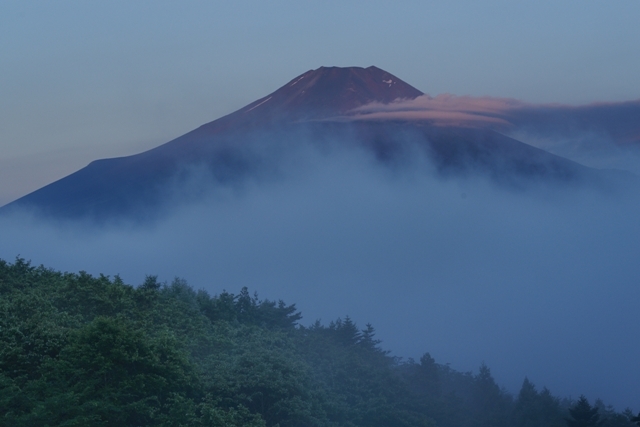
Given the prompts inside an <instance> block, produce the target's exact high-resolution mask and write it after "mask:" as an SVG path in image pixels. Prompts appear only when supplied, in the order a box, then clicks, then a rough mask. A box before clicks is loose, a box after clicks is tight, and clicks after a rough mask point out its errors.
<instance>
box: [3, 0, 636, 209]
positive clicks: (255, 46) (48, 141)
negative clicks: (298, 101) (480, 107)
mask: <svg viewBox="0 0 640 427" xmlns="http://www.w3.org/2000/svg"><path fill="white" fill-rule="evenodd" d="M638 16H640V2H638V1H635V0H634V1H617V2H587V3H585V2H581V1H565V2H555V1H522V2H512V1H491V2H477V1H447V2H444V1H442V2H432V1H405V2H403V3H402V5H401V6H397V5H396V6H393V5H391V4H390V3H389V2H382V1H350V2H340V3H339V2H328V1H307V2H303V3H301V2H294V1H272V2H259V1H238V2H205V1H202V2H200V1H186V2H163V1H153V2H151V1H140V2H128V1H111V2H107V3H104V2H97V1H67V2H32V1H5V2H2V3H1V4H0V69H2V74H1V76H2V77H1V78H0V94H2V96H0V144H2V145H1V146H2V150H1V151H0V204H3V203H6V202H8V201H10V200H12V199H14V198H17V197H19V196H21V195H24V194H25V193H27V192H30V191H32V190H35V189H37V188H39V187H41V186H42V185H45V184H47V183H49V182H51V181H53V180H55V179H58V178H61V177H63V176H65V175H67V174H69V173H71V172H74V171H75V170H77V169H79V168H81V167H83V166H85V165H86V164H87V163H89V162H90V161H91V160H94V159H96V158H104V157H113V156H120V155H127V154H132V153H135V152H139V151H143V150H145V149H148V148H150V147H153V146H156V145H159V144H161V143H163V142H167V141H168V140H170V139H172V138H174V137H176V136H179V135H181V134H184V133H186V132H188V131H189V130H191V129H193V128H195V127H197V126H199V125H201V124H203V123H206V122H208V121H211V120H214V119H216V118H218V117H220V116H222V115H224V114H227V113H229V112H232V111H234V110H236V109H238V108H240V107H242V106H244V105H246V104H248V103H250V102H252V101H254V100H255V99H257V98H260V97H262V96H264V95H266V94H267V93H269V92H271V91H273V90H275V89H277V88H278V87H280V86H281V85H283V84H284V83H286V82H287V81H288V80H290V79H291V78H293V77H294V76H296V75H298V74H301V73H303V72H305V71H307V70H309V69H314V68H317V67H319V66H322V65H337V66H351V65H357V66H369V65H376V66H378V67H380V68H383V69H385V70H387V71H389V72H391V73H393V74H395V75H397V76H398V77H400V78H402V79H403V80H405V81H407V82H408V83H410V84H412V85H414V86H415V87H417V88H418V89H420V90H422V91H424V92H427V93H429V94H432V95H435V94H438V93H453V94H457V95H472V96H481V95H490V96H500V97H510V98H516V99H520V100H524V101H528V102H561V103H569V104H582V103H589V102H594V101H623V100H632V99H638V98H640V85H639V84H638V83H637V82H638V78H637V76H638V75H640V26H638V25H637V18H638Z"/></svg>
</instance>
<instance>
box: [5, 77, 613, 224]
mask: <svg viewBox="0 0 640 427" xmlns="http://www.w3.org/2000/svg"><path fill="white" fill-rule="evenodd" d="M422 94H423V93H422V92H420V91H419V90H417V89H416V88H414V87H412V86H411V85H409V84H407V83H405V82H403V81H402V80H400V79H399V78H397V77H396V76H394V75H392V74H390V73H387V72H386V71H383V70H381V69H379V68H376V67H368V68H360V67H347V68H339V67H320V68H318V69H317V70H310V71H307V72H306V73H304V74H301V75H299V76H298V77H296V78H294V79H293V80H291V81H290V82H288V83H287V84H286V85H284V86H283V87H281V88H280V89H278V90H276V91H275V92H273V93H271V94H269V95H267V96H265V97H263V98H260V99H258V100H256V101H255V102H253V103H251V104H249V105H247V106H246V107H244V108H242V109H240V110H238V111H236V112H233V113H231V114H229V115H227V116H224V117H222V118H220V119H218V120H215V121H213V122H210V123H207V124H205V125H203V126H201V127H199V128H197V129H195V130H193V131H191V132H189V133H187V134H185V135H183V136H181V137H179V138H176V139H174V140H172V141H170V142H168V143H166V144H163V145H161V146H159V147H157V148H154V149H152V150H149V151H146V152H144V153H140V154H137V155H133V156H128V157H120V158H112V159H103V160H96V161H94V162H92V163H91V164H89V165H88V166H87V167H85V168H83V169H81V170H79V171H77V172H75V173H73V174H71V175H69V176H67V177H65V178H62V179H60V180H58V181H56V182H54V183H52V184H49V185H47V186H45V187H43V188H41V189H39V190H37V191H34V192H33V193H31V194H28V195H26V196H24V197H22V198H21V199H18V200H16V201H14V202H12V203H10V204H8V205H6V206H5V207H3V208H2V209H1V211H3V212H8V211H11V210H14V209H18V208H26V209H31V210H34V211H35V212H37V213H39V214H43V215H46V216H52V217H55V218H61V219H64V218H80V217H86V218H90V219H94V220H100V221H102V220H110V219H116V218H127V217H135V218H138V219H140V218H148V217H150V216H153V215H155V214H157V213H158V212H159V211H160V210H161V209H162V208H163V207H166V205H167V202H168V198H169V195H170V194H172V195H174V196H175V194H180V193H181V192H182V193H183V192H184V191H183V189H184V188H186V187H185V186H186V182H187V181H189V180H190V178H191V177H192V172H193V171H194V170H198V171H199V173H201V174H202V172H204V175H205V176H206V177H207V180H208V182H210V183H211V184H213V185H233V184H234V183H237V182H240V181H241V180H243V179H246V178H248V177H253V178H256V179H261V177H262V176H264V175H265V174H266V173H268V171H272V170H273V169H277V163H278V153H281V152H282V150H283V149H284V150H286V148H287V146H288V147H291V146H292V144H293V145H294V146H295V144H296V143H297V142H299V141H305V142H308V143H312V144H316V145H320V146H322V145H332V144H334V145H335V144H338V145H343V146H344V145H346V146H353V147H357V148H358V149H364V150H368V151H369V152H370V153H373V154H374V155H375V157H376V158H377V159H378V160H379V161H380V162H381V163H382V164H387V165H397V164H398V162H399V159H403V158H405V157H407V156H409V155H410V154H409V153H411V152H412V150H413V151H415V149H416V148H418V149H419V150H420V151H421V152H422V153H424V154H425V155H426V157H428V158H430V159H431V160H432V162H433V164H434V166H435V170H437V171H438V172H439V173H440V174H443V175H445V176H446V175H459V174H474V173H480V174H484V175H486V176H488V177H490V178H491V179H493V180H494V181H496V182H498V183H501V184H506V185H508V186H512V187H521V186H523V185H527V183H528V182H530V181H535V182H550V183H557V182H562V183H585V182H588V181H601V180H602V179H603V173H602V172H600V171H597V170H594V169H589V168H586V167H584V166H581V165H579V164H577V163H574V162H571V161H569V160H567V159H564V158H561V157H558V156H555V155H552V154H549V153H547V152H545V151H542V150H539V149H536V148H534V147H531V146H529V145H526V144H524V143H521V142H519V141H516V140H514V139H511V138H508V137H506V136H504V135H501V134H500V133H497V132H495V131H492V130H489V129H474V128H461V127H442V126H434V125H432V124H430V123H428V122H420V121H388V120H387V121H375V120H367V121H354V120H349V117H350V116H349V115H348V114H346V113H348V112H349V111H350V110H353V109H354V108H357V107H360V106H363V105H366V104H368V103H371V102H377V103H383V104H385V103H390V102H392V101H394V100H396V99H414V98H416V97H418V96H420V95H422ZM283 144H284V145H283ZM189 195H190V197H198V196H199V193H198V190H197V188H196V189H195V190H194V189H193V186H191V187H190V188H189Z"/></svg>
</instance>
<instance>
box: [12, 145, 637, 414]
mask: <svg viewBox="0 0 640 427" xmlns="http://www.w3.org/2000/svg"><path fill="white" fill-rule="evenodd" d="M281 165H282V168H281V170H280V173H279V174H277V175H278V177H277V178H273V179H269V180H264V181H247V182H245V183H244V184H243V185H242V186H239V187H234V188H217V189H216V188H214V189H212V190H211V191H210V192H209V193H208V194H209V195H208V197H207V198H206V200H205V201H203V202H199V203H190V204H184V205H181V204H180V202H178V200H179V199H176V202H175V203H176V208H175V210H174V211H173V213H172V214H171V215H169V216H167V217H165V218H163V219H162V220H161V221H158V222H156V223H154V224H153V225H146V226H144V227H141V226H132V225H120V226H109V227H101V228H98V227H95V226H91V225H87V224H73V223H65V224H48V223H44V222H42V221H41V220H38V219H36V218H33V217H29V216H28V215H22V216H20V217H17V216H16V217H12V218H6V217H5V218H2V219H0V234H1V235H2V239H0V257H2V258H4V259H7V260H12V259H14V258H15V257H16V256H17V255H20V256H21V257H24V258H26V259H30V260H31V261H32V262H33V263H34V264H44V265H45V266H47V267H51V268H54V269H58V270H63V271H64V270H66V271H78V270H85V271H88V272H90V273H92V274H98V273H104V274H107V275H111V276H113V275H115V274H119V275H120V276H121V277H122V278H123V279H124V280H125V282H128V283H132V284H139V283H141V282H142V281H143V279H144V277H145V275H148V274H152V275H158V276H159V278H160V279H161V280H167V281H169V280H171V279H172V278H173V277H175V276H179V277H182V278H184V279H186V280H187V282H188V283H189V284H191V285H192V286H194V287H195V288H204V289H206V290H208V291H209V292H210V293H212V294H215V293H219V292H220V291H222V290H223V289H227V290H229V291H231V292H237V291H238V290H239V289H240V288H241V287H242V286H248V287H249V288H250V290H251V291H252V292H253V291H257V292H258V294H259V295H260V296H261V297H265V298H270V299H284V300H285V301H286V302H287V303H296V304H297V307H298V308H299V309H300V310H301V311H302V314H303V316H304V319H303V324H310V323H312V322H313V321H315V320H316V319H321V320H322V321H323V322H328V321H330V320H333V319H335V318H337V317H339V316H342V317H344V316H345V315H349V316H351V317H352V318H353V319H354V320H355V321H356V322H357V323H358V324H359V325H360V326H362V327H364V324H365V323H367V322H371V323H372V324H373V325H374V327H375V328H376V330H377V334H378V335H377V337H378V338H380V339H382V340H383V347H385V348H387V349H391V350H392V351H393V354H395V355H398V356H402V357H414V358H418V357H420V355H422V354H423V353H424V352H427V351H428V352H430V353H431V354H432V355H433V356H434V358H435V359H436V361H437V362H439V363H451V367H452V368H454V369H457V370H463V371H465V370H475V369H477V367H478V366H479V365H480V364H481V363H482V362H483V361H484V362H486V363H487V365H488V366H489V367H490V368H491V370H492V373H493V374H494V376H495V377H496V379H497V381H498V382H499V383H501V384H503V385H505V386H506V387H507V388H508V389H509V390H510V391H512V392H517V391H518V389H519V386H520V384H521V383H522V380H523V378H524V377H525V376H528V377H529V379H530V380H531V381H533V382H534V383H535V384H537V385H538V386H539V387H542V386H547V387H548V388H550V389H551V391H552V392H553V393H554V394H558V395H564V396H569V395H571V396H573V397H577V396H578V395H579V394H582V393H584V394H585V395H586V396H587V397H589V398H590V399H591V398H596V397H601V398H603V399H604V400H605V402H607V403H613V404H614V405H615V406H616V407H617V408H618V409H622V408H624V407H625V406H632V407H636V406H637V405H638V402H637V400H636V399H637V396H640V384H639V383H638V382H637V378H639V377H640V365H638V363H637V361H638V360H640V342H639V341H638V340H637V339H636V338H637V336H638V333H639V332H640V330H639V329H640V327H639V326H638V325H639V324H638V310H637V301H638V300H639V298H640V287H639V286H638V277H640V263H638V261H637V260H638V259H640V241H639V240H638V238H637V237H638V236H639V235H640V224H639V223H638V220H637V218H639V217H640V197H638V196H634V195H632V194H633V193H631V192H619V193H617V194H616V195H607V194H602V192H595V191H594V192H592V191H590V190H588V189H586V188H582V189H575V188H572V187H567V186H565V187H563V188H561V189H552V188H536V189H530V190H528V191H526V192H518V193H512V192H509V191H507V190H505V189H504V188H501V189H498V188H494V187H493V186H492V184H490V183H489V182H488V181H485V180H484V179H482V178H478V177H475V178H467V179H453V178H449V179H446V180H443V179H440V178H437V177H436V176H435V175H433V174H432V173H431V172H430V168H429V166H428V164H427V163H426V162H425V161H424V160H423V159H419V158H417V159H414V161H413V162H410V164H406V165H404V166H403V167H402V168H398V167H396V168H385V167H381V166H380V165H379V164H377V163H376V162H375V161H374V160H373V159H372V158H371V157H370V156H369V155H366V154H363V153H362V152H359V151H357V150H352V151H348V150H344V151H342V150H338V151H337V152H336V151H335V150H334V151H332V154H327V153H326V152H325V153H320V152H318V151H317V150H315V149H313V148H309V147H305V148H300V149H299V150H297V151H295V152H292V153H290V155H288V156H285V158H284V159H283V160H282V162H281ZM201 179H205V178H202V177H200V178H198V177H197V176H196V177H194V179H193V185H194V186H196V187H198V186H201V185H202V182H201ZM181 191H182V190H181Z"/></svg>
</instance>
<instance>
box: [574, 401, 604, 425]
mask: <svg viewBox="0 0 640 427" xmlns="http://www.w3.org/2000/svg"><path fill="white" fill-rule="evenodd" d="M569 413H570V414H571V418H573V419H566V422H567V426H568V427H597V426H599V425H600V424H601V423H600V421H599V420H600V415H599V414H598V408H597V407H596V406H594V407H591V405H590V404H589V401H588V400H587V398H586V397H584V395H582V396H580V399H578V403H576V404H575V405H574V406H573V408H569Z"/></svg>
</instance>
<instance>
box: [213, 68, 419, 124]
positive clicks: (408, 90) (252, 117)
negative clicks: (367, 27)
mask: <svg viewBox="0 0 640 427" xmlns="http://www.w3.org/2000/svg"><path fill="white" fill-rule="evenodd" d="M420 95H424V94H423V93H422V92H421V91H419V90H418V89H416V88H414V87H413V86H411V85H409V84H408V83H405V82H404V81H402V80H401V79H399V78H398V77H396V76H394V75H393V74H391V73H388V72H386V71H384V70H381V69H380V68H378V67H374V66H371V67H367V68H362V67H344V68H342V67H320V68H318V69H316V70H309V71H307V72H306V73H303V74H300V75H299V76H297V77H295V78H294V79H292V80H291V81H290V82H289V83H287V84H285V85H284V86H282V87H281V88H279V89H278V90H276V91H275V92H273V93H271V94H269V95H267V96H265V97H263V98H260V99H258V100H256V101H254V102H252V103H251V104H249V105H247V106H246V107H243V108H241V109H239V110H238V111H235V112H233V113H231V114H229V115H227V116H224V117H222V118H220V119H218V120H215V121H213V122H210V123H207V124H205V125H203V126H201V130H203V131H204V130H206V131H209V132H218V131H221V130H226V129H229V128H231V127H235V126H238V125H240V124H241V123H242V124H243V125H244V126H255V125H257V126H261V125H264V124H265V123H267V122H274V121H275V122H283V121H285V122H286V121H288V122H290V121H301V120H302V121H304V120H321V119H327V118H331V117H336V116H340V115H342V114H344V113H346V112H347V111H349V110H352V109H354V108H357V107H361V106H363V105H366V104H369V103H371V102H378V103H382V104H388V103H390V102H392V101H394V100H396V99H415V98H417V97H418V96H420Z"/></svg>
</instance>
